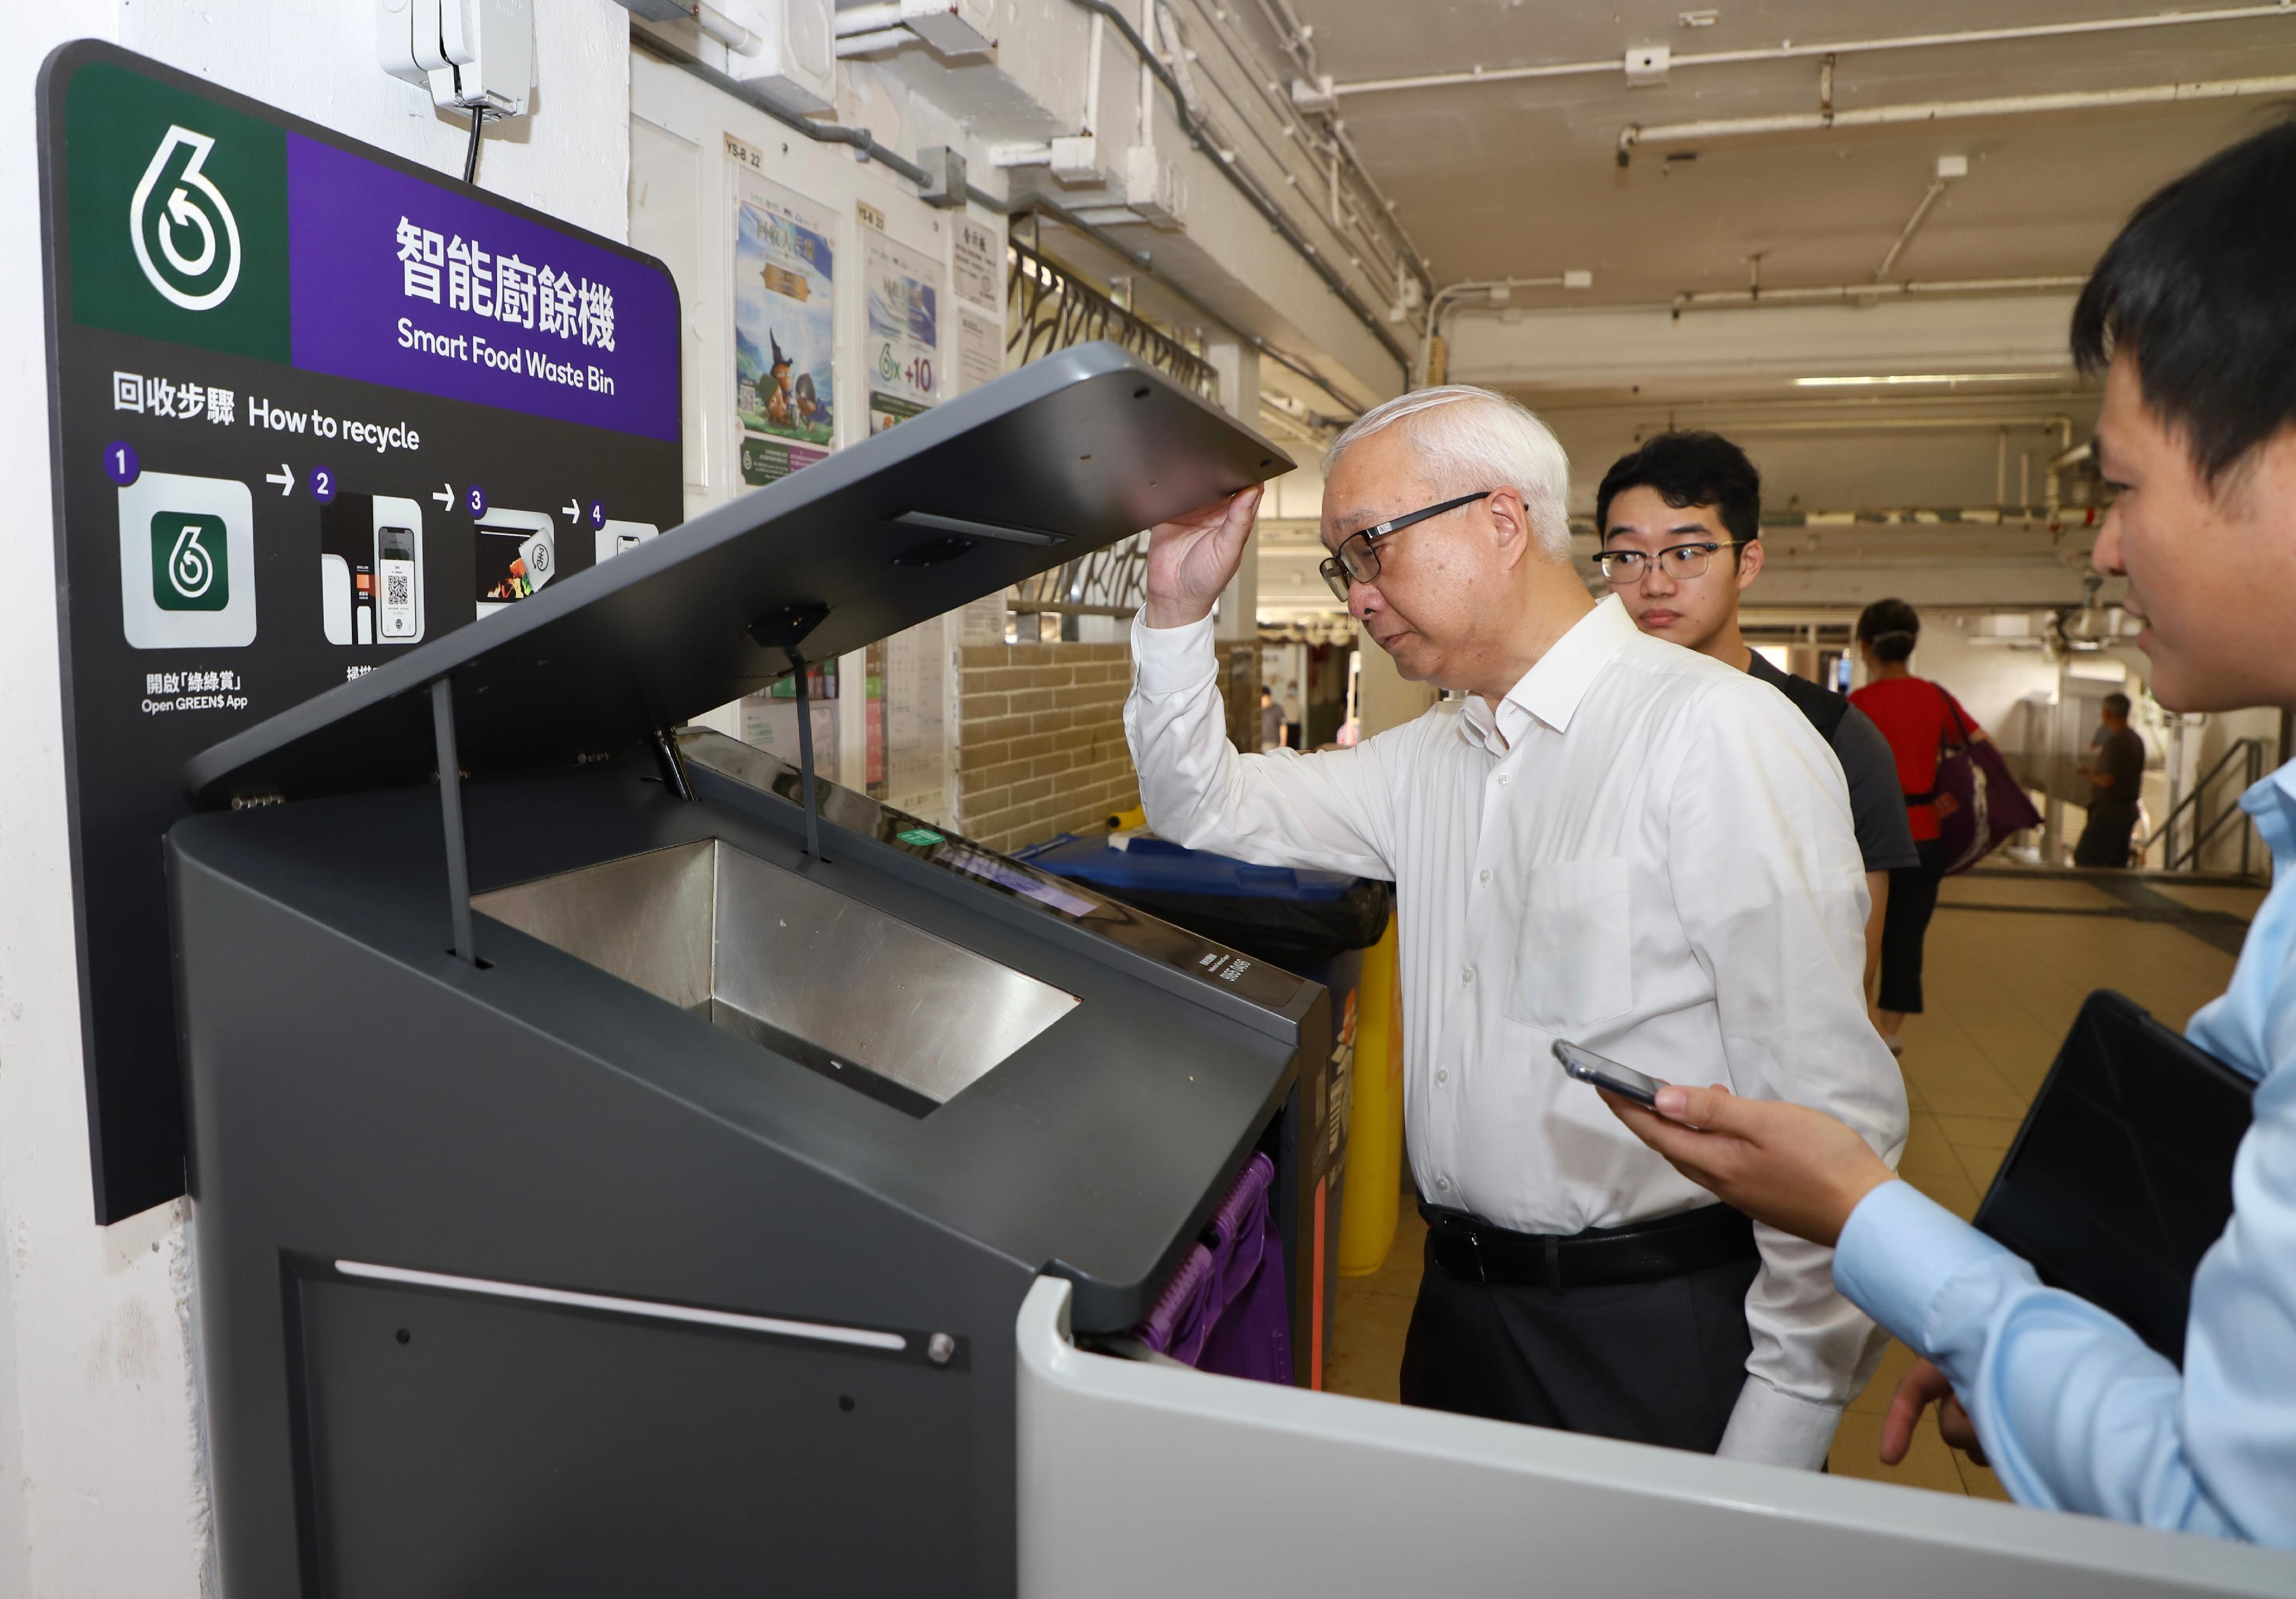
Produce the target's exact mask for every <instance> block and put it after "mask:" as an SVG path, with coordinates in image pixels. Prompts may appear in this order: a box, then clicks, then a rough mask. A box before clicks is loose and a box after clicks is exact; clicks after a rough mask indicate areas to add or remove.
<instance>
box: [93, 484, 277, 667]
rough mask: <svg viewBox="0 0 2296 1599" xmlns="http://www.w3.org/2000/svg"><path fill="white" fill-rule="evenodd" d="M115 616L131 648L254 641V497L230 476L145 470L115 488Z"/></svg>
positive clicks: (233, 646) (200, 646)
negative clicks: (117, 579) (117, 576)
mask: <svg viewBox="0 0 2296 1599" xmlns="http://www.w3.org/2000/svg"><path fill="white" fill-rule="evenodd" d="M118 494H119V613H120V626H121V627H122V629H123V630H124V631H125V633H126V634H127V642H128V644H130V645H132V646H134V647H135V648H136V649H138V650H179V649H215V648H221V649H239V648H242V647H244V646H245V645H248V644H253V643H254V642H255V499H254V496H253V495H252V494H251V493H250V490H249V488H248V487H247V485H246V484H245V483H242V482H241V481H239V480H237V479H235V478H195V477H190V476H186V475H184V474H182V473H178V472H160V471H146V472H143V473H141V474H139V475H138V476H137V478H136V479H135V481H134V482H132V483H130V484H128V485H127V486H126V487H125V488H120V489H119V491H118Z"/></svg>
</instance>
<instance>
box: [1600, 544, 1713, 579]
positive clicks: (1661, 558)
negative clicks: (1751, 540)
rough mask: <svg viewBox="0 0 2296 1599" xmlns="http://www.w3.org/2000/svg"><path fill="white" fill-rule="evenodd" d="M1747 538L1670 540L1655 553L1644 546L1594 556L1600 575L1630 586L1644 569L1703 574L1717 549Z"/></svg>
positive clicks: (1670, 573) (1685, 576) (1681, 574)
mask: <svg viewBox="0 0 2296 1599" xmlns="http://www.w3.org/2000/svg"><path fill="white" fill-rule="evenodd" d="M1745 542H1746V541H1745V540H1744V539H1743V538H1733V539H1730V540H1728V541H1726V542H1722V543H1718V542H1716V541H1715V540H1713V539H1708V540H1706V541H1704V542H1702V543H1700V544H1672V545H1667V547H1666V548H1664V549H1662V550H1659V551H1657V552H1655V553H1652V552H1651V551H1647V550H1604V551H1603V553H1601V554H1599V555H1597V556H1595V565H1596V566H1599V567H1601V568H1602V569H1603V577H1604V578H1606V579H1608V581H1609V582H1610V585H1611V587H1612V588H1632V587H1633V586H1635V585H1636V584H1637V583H1639V582H1641V581H1642V577H1643V574H1644V572H1647V571H1650V570H1653V569H1655V570H1659V571H1662V572H1664V573H1665V574H1666V575H1667V576H1668V577H1669V578H1675V579H1677V580H1686V579H1688V578H1702V577H1704V576H1705V575H1706V563H1707V562H1708V561H1710V560H1711V559H1712V558H1713V554H1714V552H1715V551H1717V550H1734V549H1736V548H1737V547H1738V546H1739V545H1742V544H1743V543H1745Z"/></svg>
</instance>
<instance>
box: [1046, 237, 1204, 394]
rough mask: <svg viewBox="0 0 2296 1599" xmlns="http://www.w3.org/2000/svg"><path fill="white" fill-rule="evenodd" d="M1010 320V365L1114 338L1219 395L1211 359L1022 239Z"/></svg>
mask: <svg viewBox="0 0 2296 1599" xmlns="http://www.w3.org/2000/svg"><path fill="white" fill-rule="evenodd" d="M1095 339H1112V340H1115V341H1116V342H1117V343H1119V344H1120V345H1122V346H1123V347H1124V348H1126V349H1128V350H1130V351H1131V352H1132V353H1133V354H1134V355H1136V356H1138V357H1140V358H1141V359H1142V360H1144V361H1145V362H1147V363H1148V364H1149V365H1151V366H1153V367H1155V368H1156V369H1157V370H1158V371H1159V372H1161V373H1166V374H1168V375H1169V376H1170V377H1173V378H1175V379H1177V380H1178V381H1180V382H1182V383H1185V384H1186V385H1187V386H1188V387H1189V388H1191V389H1194V390H1195V391H1196V392H1197V393H1198V394H1201V395H1202V396H1203V397H1204V398H1206V399H1208V400H1211V401H1213V402H1215V403H1217V402H1218V399H1219V373H1218V372H1217V371H1216V370H1214V369H1213V366H1212V364H1211V363H1210V362H1209V361H1207V360H1205V359H1204V358H1203V357H1201V356H1200V355H1198V354H1196V353H1195V351H1193V350H1192V349H1190V348H1188V347H1187V346H1186V345H1185V344H1183V343H1181V342H1180V341H1179V340H1177V339H1175V338H1173V337H1172V336H1171V335H1170V334H1169V333H1167V332H1164V331H1163V330H1162V329H1160V328H1159V327H1157V326H1156V325H1155V324H1152V323H1151V322H1149V321H1148V320H1147V319H1146V318H1145V317H1142V316H1136V315H1135V314H1133V313H1132V312H1130V311H1128V310H1126V309H1125V308H1124V307H1122V306H1119V305H1118V304H1117V303H1116V302H1115V301H1114V300H1112V299H1109V297H1108V296H1107V295H1105V294H1103V293H1102V292H1101V291H1099V290H1097V289H1095V288H1094V287H1093V286H1092V285H1091V284H1090V283H1086V282H1085V281H1084V280H1083V279H1082V278H1080V277H1078V275H1076V274H1075V273H1074V272H1071V271H1070V269H1069V268H1068V267H1066V266H1062V265H1061V264H1060V263H1059V262H1058V261H1055V260H1054V259H1052V258H1050V257H1048V256H1045V255H1040V254H1038V253H1037V251H1036V250H1034V249H1032V248H1030V247H1029V245H1026V244H1023V243H1021V242H1020V241H1019V240H1017V239H1015V240H1013V241H1012V242H1010V243H1009V244H1008V245H1007V246H1006V250H1005V367H1006V368H1007V369H1008V370H1009V369H1011V368H1013V367H1015V366H1025V365H1028V364H1029V362H1031V361H1034V360H1036V359H1037V357H1041V356H1049V355H1051V354H1052V353H1053V352H1054V351H1055V350H1062V349H1066V348H1069V347H1070V345H1074V344H1089V343H1091V342H1092V341H1093V340H1095Z"/></svg>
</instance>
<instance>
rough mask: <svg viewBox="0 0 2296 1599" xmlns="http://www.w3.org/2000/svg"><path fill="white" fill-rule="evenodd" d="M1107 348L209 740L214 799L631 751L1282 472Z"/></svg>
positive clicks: (1277, 463) (1226, 426)
mask: <svg viewBox="0 0 2296 1599" xmlns="http://www.w3.org/2000/svg"><path fill="white" fill-rule="evenodd" d="M1292 464H1293V463H1292V460H1291V458H1290V457H1289V456H1287V455H1284V454H1283V451H1282V450H1280V449H1278V448H1276V447H1275V446H1274V445H1272V444H1270V443H1269V442H1268V441H1267V439H1262V438H1261V437H1259V434H1257V433H1254V432H1253V431H1251V430H1250V429H1248V428H1245V427H1242V426H1241V425H1239V424H1238V423H1237V422H1234V420H1232V419H1231V418H1230V417H1228V416H1227V415H1226V414H1225V413H1224V412H1222V411H1220V410H1218V408H1217V407H1215V406H1211V405H1210V404H1208V403H1207V402H1206V401H1204V400H1203V399H1201V398H1198V397H1197V396H1196V395H1194V394H1193V393H1191V392H1189V391H1188V390H1187V389H1183V388H1181V387H1179V386H1178V385H1177V384H1176V383H1174V382H1173V381H1171V380H1170V379H1169V378H1167V377H1165V376H1164V375H1163V374H1162V373H1159V372H1157V371H1156V370H1155V369H1154V368H1152V367H1151V366H1149V365H1146V364H1145V363H1144V362H1142V361H1140V360H1138V359H1137V358H1136V357H1133V356H1131V355H1128V354H1127V353H1126V352H1125V351H1124V350H1122V349H1120V348H1118V347H1117V346H1115V345H1113V344H1108V343H1098V344H1087V345H1080V346H1078V347H1077V348H1072V349H1067V350H1062V351H1060V352H1059V353H1057V354H1055V355H1052V356H1048V357H1045V358H1044V359H1042V360H1040V361H1036V362H1033V363H1031V364H1030V365H1027V366H1024V367H1022V368H1021V369H1020V370H1019V371H1017V372H1013V373H1007V374H1006V375H1005V376H1004V377H1002V378H1000V379H998V380H996V381H995V382H992V383H988V384H986V385H984V386H982V387H981V388H980V389H974V390H973V391H972V392H971V393H970V394H965V395H962V396H959V397H958V398H955V399H953V400H951V401H949V402H947V404H945V405H942V406H937V407H935V408H934V409H932V410H931V411H927V412H925V413H924V414H922V415H920V416H916V417H914V418H912V419H910V420H909V421H907V422H903V423H902V424H901V425H900V426H898V427H897V428H893V429H890V430H888V431H886V432H883V433H880V434H878V435H876V436H875V437H874V438H872V439H866V440H865V441H863V442H862V443H859V444H857V445H854V446H851V447H849V448H847V449H844V450H841V451H839V452H838V453H837V454H835V455H831V456H829V457H828V458H826V459H825V460H822V461H818V462H816V463H814V464H812V465H810V466H808V467H807V468H805V469H804V470H803V471H798V472H793V473H791V475H790V476H788V477H786V478H783V479H782V480H779V481H777V482H775V483H770V484H767V486H766V487H764V488H759V489H758V490H756V491H754V492H753V493H750V494H746V495H744V496H742V497H741V498H739V499H737V500H734V501H733V502H731V503H730V504H725V505H721V506H719V507H718V508H717V509H716V510H714V511H711V512H708V513H707V514H705V515H702V516H700V517H697V518H695V519H694V520H693V521H690V522H687V523H685V525H684V526H682V527H680V528H677V529H674V530H673V531H671V532H669V533H667V534H665V535H664V536H662V537H660V538H656V539H652V540H649V541H647V542H646V543H644V544H642V545H638V546H637V547H636V548H635V549H634V550H630V551H627V552H625V553H622V554H619V555H617V556H616V557H615V558H614V559H613V560H611V561H609V562H603V563H602V564H600V565H598V566H595V567H593V568H591V569H590V570H587V571H581V572H577V573H575V574H573V575H572V576H570V577H568V578H562V579H560V580H559V581H558V582H555V583H553V584H552V585H550V586H548V587H547V588H545V589H543V590H542V591H541V592H540V593H538V594H535V595H534V596H533V597H531V598H530V599H526V600H522V601H521V602H520V603H518V604H516V605H514V606H512V607H510V608H509V609H508V610H505V611H498V612H496V613H495V614H494V615H492V616H488V617H486V618H483V619H480V620H479V621H477V622H474V623H472V624H471V625H470V626H468V627H458V628H456V629H455V630H454V631H453V632H451V633H447V634H445V635H442V636H440V637H439V638H436V639H434V640H431V641H430V643H427V644H419V645H417V646H415V647H414V648H413V649H411V650H409V651H407V652H406V654H404V655H402V656H400V657H398V659H397V660H392V661H390V662H389V663H388V664H387V665H383V666H380V667H377V668H375V669H374V670H373V672H371V673H369V674H367V675H366V676H363V677H360V678H357V680H355V681H352V682H349V683H345V684H343V685H340V686H339V687H336V688H332V689H330V690H328V691H327V692H326V693H323V694H319V695H317V696H316V697H314V698H312V699H310V700H307V701H303V702H302V703H301V704H299V705H296V706H293V707H291V708H290V709H286V710H283V711H282V712H280V713H279V714H278V715H277V716H275V717H270V718H268V719H267V720H266V721H263V722H260V723H258V724H257V725H256V726H253V727H250V728H249V729H247V730H246V731H245V732H243V733H241V734H235V735H234V736H233V737H231V738H228V739H225V741H224V742H221V743H219V744H217V745H215V746H214V747H212V748H210V749H208V750H202V751H201V753H200V754H198V755H196V756H194V757H193V758H192V759H191V760H190V761H189V762H188V763H186V765H185V767H184V786H185V788H186V789H187V790H188V791H190V793H191V796H192V799H193V801H194V802H195V803H197V804H200V805H205V806H216V805H222V804H227V803H229V802H231V801H232V800H234V799H251V798H256V797H274V796H283V797H287V798H304V797H307V796H310V795H314V794H321V793H331V792H341V791H354V790H360V789H373V788H385V787H391V786H396V785H400V784H406V783H422V782H426V781H428V780H429V779H430V775H432V772H433V771H434V769H435V768H436V766H437V759H436V755H435V750H436V746H435V744H434V742H433V728H432V722H431V707H430V695H429V694H428V693H426V692H425V691H426V690H427V689H428V688H429V686H430V684H431V683H433V682H434V681H436V680H437V679H439V678H441V677H445V678H447V679H448V680H449V681H450V682H451V683H452V685H453V693H454V701H455V726H456V742H457V746H458V752H459V756H460V759H461V761H462V764H463V767H464V768H465V769H467V770H469V771H470V772H471V773H473V774H478V773H487V772H503V771H513V770H520V769H531V768H537V767H554V766H567V765H571V764H573V763H574V762H575V761H576V760H578V759H579V758H582V757H585V756H588V755H595V754H601V753H604V752H608V751H611V750H619V749H626V748H627V747H629V746H630V745H632V744H633V743H635V742H640V741H643V740H644V739H645V738H647V737H648V736H649V735H650V734H652V733H653V732H654V731H656V730H658V729H660V728H665V727H670V726H676V725H677V724H678V723H681V722H683V721H685V720H686V719H687V718H688V717H693V716H694V715H696V714H698V713H700V712H701V711H705V710H708V709H710V708H711V707H712V706H717V705H723V704H725V703H726V701H730V700H734V699H738V698H739V697H740V696H742V695H743V694H745V693H755V692H756V691H758V690H759V689H761V688H764V687H766V686H767V685H769V684H771V683H773V682H774V681H775V680H776V679H778V678H780V677H782V676H785V675H786V674H787V673H788V672H789V671H790V670H791V666H792V664H793V662H794V661H795V660H797V659H798V658H799V656H801V657H802V658H803V659H804V660H808V661H825V660H830V659H831V658H832V657H834V656H837V655H840V654H842V653H844V652H848V651H850V650H857V649H859V648H861V647H862V646H864V645H865V644H870V643H873V641H875V640H877V639H881V638H884V637H886V636H888V635H891V634H895V633H898V632H899V631H901V630H902V629H903V628H905V627H913V626H914V625H915V624H916V623H918V622H922V621H924V620H926V619H930V618H932V617H935V616H939V615H940V614H941V613H942V612H944V611H951V610H954V609H955V608H956V607H957V606H960V605H963V604H965V603H968V602H970V601H972V600H976V599H979V598H980V597H981V596H983V595H985V594H996V593H998V592H999V591H1001V590H1003V589H1004V588H1005V587H1006V586H1009V585H1011V584H1013V583H1017V582H1020V581H1021V580H1022V579H1024V578H1029V577H1033V576H1034V575H1036V574H1037V573H1038V572H1041V571H1044V570H1047V569H1049V568H1052V567H1055V566H1058V565H1060V564H1062V562H1068V561H1071V560H1075V559H1077V558H1078V557H1079V556H1082V555H1085V554H1087V553H1089V552H1091V551H1094V550H1096V549H1100V548H1102V547H1103V546H1105V545H1111V544H1114V543H1116V542H1117V541H1119V540H1120V539H1123V538H1128V537H1131V536H1132V535H1133V534H1135V533H1137V532H1138V531H1140V529H1144V528H1147V527H1151V526H1152V525H1154V524H1155V523H1157V522H1159V521H1165V520H1167V519H1169V518H1170V517H1173V516H1176V515H1178V514H1179V513H1180V512H1185V511H1187V510H1189V509H1192V508H1193V507H1194V506H1197V505H1201V504H1205V503H1207V502H1208V501H1210V500H1213V499H1216V498H1218V496H1221V495H1225V494H1232V493H1234V491H1235V490H1237V489H1239V488H1245V487H1248V486H1249V485H1251V484H1253V483H1257V482H1260V481H1263V480H1267V479H1268V478H1271V477H1275V476H1278V475H1280V474H1281V473H1283V472H1285V471H1290V470H1291V468H1292Z"/></svg>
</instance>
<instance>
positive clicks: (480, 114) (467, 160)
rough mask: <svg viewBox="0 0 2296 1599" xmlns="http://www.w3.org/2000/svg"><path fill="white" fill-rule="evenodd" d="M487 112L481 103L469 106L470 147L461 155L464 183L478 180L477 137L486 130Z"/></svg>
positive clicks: (474, 182)
mask: <svg viewBox="0 0 2296 1599" xmlns="http://www.w3.org/2000/svg"><path fill="white" fill-rule="evenodd" d="M487 114H488V113H487V108H486V107H484V106H482V105H474V106H472V107H471V147H470V149H469V150H468V151H467V152H464V154H463V182H464V183H466V184H476V183H477V182H478V181H479V138H480V135H482V134H483V133H485V132H486V127H487Z"/></svg>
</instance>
